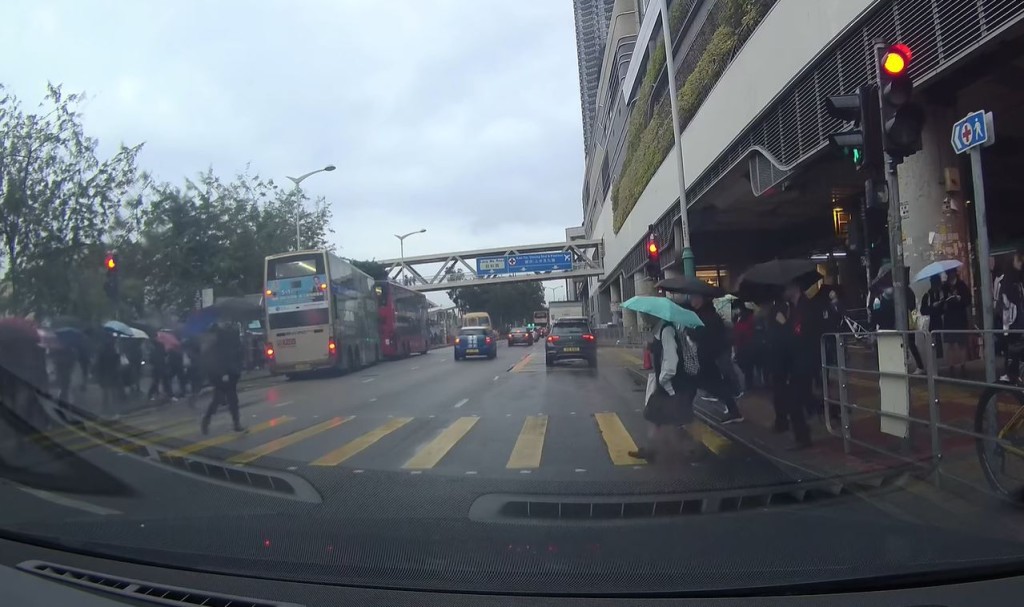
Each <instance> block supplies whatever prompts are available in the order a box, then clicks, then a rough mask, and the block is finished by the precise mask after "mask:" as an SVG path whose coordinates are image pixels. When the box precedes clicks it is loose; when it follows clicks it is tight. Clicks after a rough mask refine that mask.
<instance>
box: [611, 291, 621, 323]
mask: <svg viewBox="0 0 1024 607" xmlns="http://www.w3.org/2000/svg"><path fill="white" fill-rule="evenodd" d="M621 305H622V287H621V286H620V285H619V281H618V280H615V281H612V283H611V284H610V285H608V308H609V312H610V313H611V322H613V323H615V324H617V325H621V324H622V308H621V307H620V306H621Z"/></svg>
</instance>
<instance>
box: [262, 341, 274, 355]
mask: <svg viewBox="0 0 1024 607" xmlns="http://www.w3.org/2000/svg"><path fill="white" fill-rule="evenodd" d="M263 353H264V354H266V355H267V358H274V344H267V347H266V348H265V349H264V350H263Z"/></svg>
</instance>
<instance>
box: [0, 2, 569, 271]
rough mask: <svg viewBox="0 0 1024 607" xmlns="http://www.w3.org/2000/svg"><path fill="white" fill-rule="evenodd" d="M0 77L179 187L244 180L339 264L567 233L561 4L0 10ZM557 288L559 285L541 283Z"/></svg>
mask: <svg viewBox="0 0 1024 607" xmlns="http://www.w3.org/2000/svg"><path fill="white" fill-rule="evenodd" d="M0 14H2V18H0V49H2V51H3V56H4V57H6V59H7V60H6V61H4V70H3V74H2V75H0V80H2V82H3V83H4V84H6V85H7V86H9V87H10V88H11V90H12V91H13V92H14V93H15V94H17V95H18V96H19V97H20V98H21V99H22V100H23V101H24V102H26V103H35V102H36V101H37V100H38V99H40V98H41V97H42V95H43V93H44V90H45V84H46V82H47V81H48V80H49V81H52V82H55V83H63V84H64V85H65V87H66V90H69V91H84V92H85V93H87V95H88V96H89V101H88V102H87V104H86V106H85V118H84V122H85V126H86V131H87V132H88V133H89V134H90V135H93V136H95V137H98V138H99V139H100V142H101V146H102V149H103V150H105V151H107V152H109V151H111V150H112V149H114V148H115V146H116V145H117V144H118V143H119V142H124V143H126V144H135V143H138V142H142V141H144V142H146V145H145V147H144V149H143V152H142V155H141V158H140V163H141V165H142V167H143V168H144V169H146V170H148V171H150V172H152V173H154V175H155V176H156V177H157V178H158V179H160V180H167V181H175V182H178V183H180V182H181V179H182V178H183V177H184V176H186V175H194V174H196V173H197V172H199V171H202V170H204V169H205V168H207V167H209V166H212V167H213V169H214V171H215V172H216V173H218V174H220V175H222V176H225V177H231V176H232V175H234V174H235V173H236V172H238V171H241V170H243V169H244V168H245V167H246V165H247V164H249V165H250V166H251V169H252V170H253V171H255V172H258V173H259V174H261V175H263V176H266V177H272V178H273V179H274V180H275V181H277V182H278V183H281V184H282V185H284V184H285V183H287V180H286V179H285V176H286V175H297V174H300V173H304V172H306V171H309V170H312V169H315V168H319V167H322V166H324V165H325V164H335V165H337V166H338V170H337V171H335V172H333V173H324V174H320V175H315V176H313V177H311V178H309V179H308V180H306V181H305V182H303V188H304V189H305V190H306V192H307V193H308V194H309V195H310V196H311V197H316V196H321V195H322V196H325V197H326V198H327V200H328V201H329V203H330V204H331V205H332V209H333V211H334V225H333V228H334V235H333V238H334V242H335V243H336V244H337V245H338V246H339V247H342V248H341V249H340V253H341V254H342V255H344V256H347V257H353V258H374V257H375V258H378V259H382V258H388V257H397V256H398V250H399V247H398V240H397V239H395V237H394V236H393V234H395V233H405V232H409V231H413V230H416V229H420V228H426V229H427V232H426V233H425V234H421V235H417V236H413V237H410V238H409V239H407V240H406V247H405V252H406V255H407V256H411V255H419V254H426V253H434V252H442V251H451V250H458V249H474V248H482V247H490V246H506V245H514V244H523V243H536V242H551V241H557V240H562V239H563V238H564V230H565V228H566V227H567V226H570V225H579V224H580V223H581V221H582V209H581V206H580V190H581V188H582V174H583V144H582V137H583V136H582V126H581V119H580V101H579V79H578V73H577V67H576V46H575V38H574V35H575V34H574V26H573V13H572V2H571V0H517V1H515V2H510V1H508V0H318V1H314V0H302V1H295V2H286V1H283V0H281V1H269V0H245V1H243V0H230V1H229V0H218V1H216V2H213V1H200V0H165V1H160V2H158V1H155V0H145V1H144V0H119V1H112V0H111V1H94V0H67V1H51V0H17V1H12V0H5V1H4V3H3V8H2V9H0ZM552 284H558V283H552Z"/></svg>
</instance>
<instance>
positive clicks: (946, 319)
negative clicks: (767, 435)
mask: <svg viewBox="0 0 1024 607" xmlns="http://www.w3.org/2000/svg"><path fill="white" fill-rule="evenodd" d="M942 291H943V294H944V295H945V304H944V310H943V315H942V325H943V327H944V328H945V329H946V330H947V331H965V330H967V329H968V328H969V324H970V323H969V322H968V310H970V309H971V290H970V289H969V288H968V287H967V283H965V282H964V281H963V279H961V278H960V274H959V273H958V272H957V271H956V270H955V269H954V270H950V271H948V272H946V284H945V286H943V289H942ZM945 342H946V347H947V348H948V349H949V374H950V376H953V375H954V374H955V369H956V367H957V366H958V365H959V367H960V377H964V376H965V375H966V374H967V334H966V333H947V334H946V337H945Z"/></svg>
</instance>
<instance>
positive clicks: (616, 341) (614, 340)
mask: <svg viewBox="0 0 1024 607" xmlns="http://www.w3.org/2000/svg"><path fill="white" fill-rule="evenodd" d="M594 335H595V336H597V343H598V345H601V346H618V347H621V348H640V347H643V345H644V344H646V343H647V342H649V341H650V340H651V332H650V331H648V330H644V329H639V328H637V329H633V328H626V327H599V328H597V329H594Z"/></svg>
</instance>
